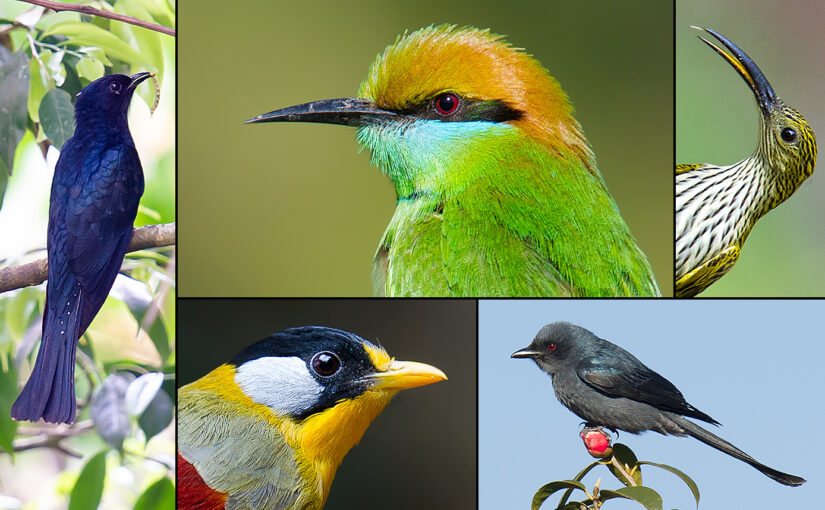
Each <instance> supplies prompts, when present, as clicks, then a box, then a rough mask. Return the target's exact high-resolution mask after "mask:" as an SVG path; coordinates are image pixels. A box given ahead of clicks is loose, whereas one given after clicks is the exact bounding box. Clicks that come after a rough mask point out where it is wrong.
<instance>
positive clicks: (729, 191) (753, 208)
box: [675, 27, 816, 297]
mask: <svg viewBox="0 0 825 510" xmlns="http://www.w3.org/2000/svg"><path fill="white" fill-rule="evenodd" d="M693 28H698V27H693ZM699 30H704V31H705V32H707V33H709V34H710V35H712V36H713V37H715V38H716V39H718V40H719V42H720V43H721V44H722V46H724V47H725V48H727V49H728V50H729V51H730V52H731V54H732V55H728V54H727V53H726V52H725V51H724V50H723V49H721V48H719V47H718V46H716V45H715V44H713V43H712V42H710V41H708V40H707V39H705V38H703V37H700V39H702V41H704V42H705V43H706V44H708V45H709V46H710V47H711V48H713V50H714V51H716V53H718V54H719V55H721V56H722V58H724V59H725V60H726V61H727V62H728V63H729V64H730V65H731V66H733V68H734V69H736V72H737V73H739V75H740V76H742V78H743V79H744V80H745V82H746V83H747V84H748V86H749V87H750V88H751V90H752V91H753V94H754V96H755V97H756V104H757V106H759V113H760V116H759V144H758V145H757V147H756V151H755V152H754V153H753V154H752V155H751V156H749V157H748V158H745V159H743V160H742V161H740V162H738V163H734V164H733V165H721V166H720V165H711V164H698V165H696V164H694V165H676V269H675V273H676V284H675V295H676V297H693V296H695V295H696V294H698V293H700V292H702V291H703V290H705V289H706V288H707V287H709V286H710V285H711V284H713V283H714V282H716V281H717V280H718V279H719V278H721V277H722V276H724V275H725V274H726V273H727V272H728V271H730V269H731V268H732V267H733V265H734V264H735V263H736V261H737V260H738V259H739V254H740V253H741V251H742V246H744V244H745V240H746V239H747V237H748V234H750V232H751V229H752V228H753V226H754V225H755V224H756V222H757V220H759V218H761V217H762V216H764V215H765V214H767V213H768V212H769V211H770V210H771V209H773V208H774V207H776V206H778V205H779V204H781V203H782V202H784V201H785V200H787V199H788V198H790V196H791V195H792V194H793V193H794V192H795V191H796V190H797V188H799V186H800V185H802V183H803V182H804V181H805V179H807V178H808V177H810V176H811V174H813V172H814V165H815V164H816V137H815V136H814V132H813V130H812V129H811V126H810V125H809V124H808V122H807V121H806V120H805V117H803V116H802V114H801V113H799V111H797V110H796V109H794V108H791V107H790V106H788V105H786V104H785V103H784V102H783V101H782V100H781V99H780V98H779V96H777V95H776V93H775V92H774V91H773V87H771V84H770V83H768V79H767V78H765V75H764V74H762V71H761V70H760V69H759V66H757V65H756V62H754V61H753V60H751V58H750V57H748V55H746V54H745V52H744V51H742V50H741V49H740V48H739V47H738V46H736V45H735V44H734V43H733V42H731V41H730V40H728V39H727V38H726V37H724V36H723V35H721V34H718V33H716V32H714V31H713V30H711V29H709V28H700V29H699Z"/></svg>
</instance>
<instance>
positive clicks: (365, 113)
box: [244, 97, 400, 126]
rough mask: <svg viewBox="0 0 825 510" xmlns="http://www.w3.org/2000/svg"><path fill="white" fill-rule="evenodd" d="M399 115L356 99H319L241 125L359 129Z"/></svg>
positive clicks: (252, 119) (370, 102)
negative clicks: (310, 124)
mask: <svg viewBox="0 0 825 510" xmlns="http://www.w3.org/2000/svg"><path fill="white" fill-rule="evenodd" d="M398 117H400V115H399V114H398V113H396V112H393V111H390V110H384V109H382V108H378V107H377V106H375V103H373V102H372V101H369V100H367V99H362V98H359V97H345V98H341V99H323V100H321V101H313V102H311V103H304V104H299V105H295V106H289V107H287V108H281V109H280V110H275V111H272V112H269V113H264V114H262V115H258V116H257V117H253V118H251V119H249V120H247V121H246V122H244V124H256V123H258V122H322V123H324V124H341V125H344V126H363V125H365V124H374V123H377V122H382V121H386V120H391V119H393V118H398Z"/></svg>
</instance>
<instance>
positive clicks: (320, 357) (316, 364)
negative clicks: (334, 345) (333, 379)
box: [310, 351, 341, 377]
mask: <svg viewBox="0 0 825 510" xmlns="http://www.w3.org/2000/svg"><path fill="white" fill-rule="evenodd" d="M310 365H312V369H313V370H315V373H316V374H318V375H320V376H323V377H329V376H331V375H332V374H334V373H335V372H337V371H338V370H340V368H341V359H340V358H338V356H336V355H335V354H334V353H331V352H328V351H324V352H319V353H318V354H316V355H315V356H313V357H312V361H311V362H310Z"/></svg>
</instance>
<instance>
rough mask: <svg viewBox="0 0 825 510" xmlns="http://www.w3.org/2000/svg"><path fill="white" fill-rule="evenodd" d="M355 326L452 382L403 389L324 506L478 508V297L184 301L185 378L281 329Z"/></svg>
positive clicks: (181, 371)
mask: <svg viewBox="0 0 825 510" xmlns="http://www.w3.org/2000/svg"><path fill="white" fill-rule="evenodd" d="M306 325H321V326H330V327H337V328H340V329H344V330H347V331H351V332H353V333H355V334H357V335H360V336H361V337H363V338H365V339H367V340H369V341H371V342H373V343H377V342H379V341H380V343H381V345H382V346H383V347H384V348H386V349H387V352H389V353H390V355H391V356H394V357H395V358H396V359H400V360H409V361H419V362H422V363H429V364H431V365H434V366H436V367H438V368H440V369H441V370H443V371H444V373H446V374H447V377H449V380H447V381H442V382H439V383H436V384H432V385H429V386H424V387H421V388H413V389H410V390H405V391H402V392H400V393H399V394H398V395H397V396H396V397H395V398H394V399H393V400H392V402H390V404H389V405H388V406H387V407H386V409H384V412H383V413H381V414H380V415H379V416H378V418H377V419H376V420H375V421H374V422H373V424H372V425H371V426H370V428H369V429H367V432H366V434H364V437H363V439H362V440H361V443H360V444H359V445H358V446H356V447H355V448H353V449H352V450H351V451H350V452H349V453H348V454H347V456H346V457H345V458H344V462H343V464H341V466H340V467H339V468H338V473H337V474H336V476H335V480H334V481H333V483H332V490H331V493H330V496H329V500H328V503H327V505H326V507H325V508H327V509H329V510H334V509H336V508H339V509H341V508H358V509H364V510H369V509H376V510H377V509H382V510H383V509H386V508H393V509H400V510H403V509H410V510H412V509H420V508H434V509H435V508H455V509H469V510H471V509H474V508H476V491H477V488H476V468H477V464H476V458H477V456H476V437H477V436H476V417H477V416H476V414H477V400H476V395H477V390H476V380H477V378H476V374H477V372H476V345H477V344H476V303H475V301H469V300H462V301H457V300H409V299H405V300H376V299H373V300H358V299H354V300H353V299H350V300H322V299H313V300H250V299H241V300H225V299H219V300H211V299H210V300H202V299H199V300H192V299H183V300H179V302H178V332H179V336H178V338H179V341H178V342H179V343H178V357H179V358H180V359H182V360H185V363H180V364H179V365H178V384H180V385H184V384H187V383H190V382H192V381H193V380H195V379H197V378H199V377H202V376H204V375H206V373H208V372H209V371H210V370H212V369H214V368H216V367H217V366H219V365H221V364H222V363H226V362H227V361H229V360H230V359H232V357H234V356H235V354H237V353H238V352H240V351H241V350H242V349H244V348H245V347H247V346H248V345H250V344H252V343H254V342H256V341H258V340H260V339H262V338H265V337H267V336H269V335H271V334H272V333H275V332H276V331H280V330H282V329H285V328H288V327H293V326H306Z"/></svg>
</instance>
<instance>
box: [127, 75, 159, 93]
mask: <svg viewBox="0 0 825 510" xmlns="http://www.w3.org/2000/svg"><path fill="white" fill-rule="evenodd" d="M152 74H153V73H147V72H143V73H137V74H133V75H132V76H130V77H129V78H131V79H132V82H131V83H130V84H129V88H130V89H133V88H135V87H137V86H138V85H140V83H141V82H143V81H144V80H146V79H148V78H150V77H151V76H152Z"/></svg>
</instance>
